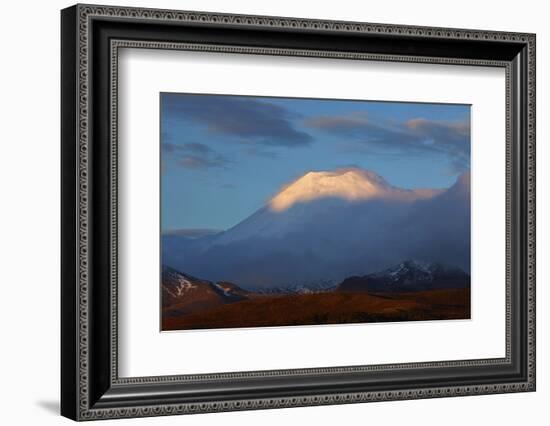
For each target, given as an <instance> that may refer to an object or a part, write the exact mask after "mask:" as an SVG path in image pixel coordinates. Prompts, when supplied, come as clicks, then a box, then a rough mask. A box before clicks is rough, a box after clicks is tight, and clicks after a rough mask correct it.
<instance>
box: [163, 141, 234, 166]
mask: <svg viewBox="0 0 550 426" xmlns="http://www.w3.org/2000/svg"><path fill="white" fill-rule="evenodd" d="M162 149H163V151H164V155H165V156H166V158H167V159H169V160H172V161H173V162H175V163H176V164H178V165H180V166H183V167H185V168H187V169H209V168H216V167H218V168H223V167H227V166H228V165H229V164H231V160H229V159H228V158H226V157H225V156H223V155H221V154H220V153H218V152H217V151H214V150H213V149H212V148H210V147H209V146H207V145H204V144H202V143H184V144H174V143H171V142H164V143H163V144H162Z"/></svg>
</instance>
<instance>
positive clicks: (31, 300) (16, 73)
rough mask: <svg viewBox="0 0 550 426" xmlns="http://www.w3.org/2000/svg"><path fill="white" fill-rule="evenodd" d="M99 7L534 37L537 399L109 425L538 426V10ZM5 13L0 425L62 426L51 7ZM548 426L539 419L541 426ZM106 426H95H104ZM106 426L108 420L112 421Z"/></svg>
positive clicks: (545, 153) (544, 370) (543, 231)
mask: <svg viewBox="0 0 550 426" xmlns="http://www.w3.org/2000/svg"><path fill="white" fill-rule="evenodd" d="M102 3H103V4H119V5H120V4H123V5H131V6H143V7H162V8H173V9H188V10H205V11H217V12H232V13H245V14H265V15H280V16H296V17H307V18H324V19H338V20H356V21H369V22H381V23H399V24H412V25H431V26H444V27H462V28H477V29H494V30H505V31H526V32H535V33H537V55H538V58H537V67H538V72H537V78H538V82H537V96H538V102H537V106H538V119H539V120H538V125H537V132H538V149H537V154H538V155H537V160H538V170H537V172H538V176H537V183H538V185H537V186H538V190H537V196H538V203H537V207H538V227H537V238H538V240H537V244H538V292H537V300H538V309H537V315H538V333H537V334H538V374H537V377H538V390H537V392H536V393H530V394H509V395H491V396H481V397H462V398H452V399H436V400H421V401H402V402H385V403H374V404H361V405H345V406H326V407H317V408H292V409H284V410H270V411H256V412H238V413H224V414H208V415H200V416H186V417H168V418H155V419H151V418H149V419H134V420H118V421H117V422H119V423H118V424H135V425H139V424H158V425H168V424H182V423H185V424H187V425H214V424H219V423H224V424H229V425H232V424H235V425H237V424H238V425H240V426H241V425H243V426H246V425H257V424H264V425H271V424H273V425H275V424H276V425H280V424H285V423H286V424H307V423H310V422H311V423H313V422H314V423H315V424H316V425H318V426H320V425H333V424H342V423H343V422H346V424H365V423H367V422H368V423H371V424H386V425H393V424H400V423H405V422H406V423H407V424H409V425H417V424H418V425H423V426H428V425H441V424H445V425H448V426H452V425H469V424H479V423H481V422H484V423H485V422H491V423H494V424H499V425H503V426H504V425H517V424H522V423H525V422H526V421H527V422H531V424H544V423H545V420H546V419H545V418H547V417H548V409H547V404H548V401H550V367H549V363H550V356H549V350H548V349H549V347H548V346H549V345H548V342H550V337H549V336H550V315H549V314H548V310H547V307H549V306H550V292H549V291H548V289H547V288H546V284H547V283H548V281H549V279H550V267H549V266H548V263H549V262H548V260H547V259H549V258H550V232H549V230H550V227H549V219H548V218H549V217H550V189H549V186H550V168H548V167H546V168H545V160H550V148H549V147H548V145H547V144H546V140H547V139H548V137H549V131H550V126H549V125H548V124H547V121H546V120H545V119H544V118H545V117H547V116H548V115H549V114H550V105H549V102H550V96H549V95H550V94H549V93H548V76H549V75H550V48H549V45H550V27H548V24H547V16H548V11H546V10H544V7H545V2H542V1H539V0H524V1H522V2H518V1H509V0H499V1H495V0H493V1H486V2H480V1H475V0H462V1H460V2H452V3H451V2H441V1H437V0H434V1H431V0H417V1H414V2H413V1H406V0H399V1H397V0H394V1H386V2H360V1H353V0H338V1H333V2H319V1H313V0H310V1H302V2H298V1H296V0H277V1H275V0H267V1H251V0H232V1H230V2H228V1H223V0H202V1H201V0H180V1H178V0H160V1H152V0H148V1H146V0H145V1H144V0H132V1H126V0H120V1H114V2H113V1H108V0H104V1H103V2H102ZM71 4H72V3H71V2H67V1H61V0H51V1H48V2H39V1H22V2H15V1H11V2H9V3H8V4H3V7H2V18H3V19H2V24H1V25H0V32H1V37H0V40H1V41H0V43H1V45H2V50H1V52H2V56H1V58H2V62H1V65H0V76H1V78H0V106H1V112H2V114H1V116H2V120H1V121H0V185H1V186H0V188H1V192H0V197H1V198H0V199H1V200H2V204H1V208H0V259H1V260H2V261H1V263H0V277H1V278H0V289H1V290H0V291H1V296H0V326H1V330H2V333H1V335H0V336H1V339H2V340H1V348H2V349H1V350H0V401H1V406H2V410H1V412H0V418H1V419H2V424H6V425H17V424H29V425H32V424H41V425H50V424H52V425H53V424H68V423H69V420H66V419H64V418H61V417H59V416H58V414H57V412H58V404H59V397H58V395H59V332H58V330H59V264H60V259H59V62H60V58H59V9H61V8H64V7H66V6H69V5H71ZM546 421H547V420H546ZM113 422H114V421H107V422H105V423H102V424H109V423H113ZM113 424H115V423H113Z"/></svg>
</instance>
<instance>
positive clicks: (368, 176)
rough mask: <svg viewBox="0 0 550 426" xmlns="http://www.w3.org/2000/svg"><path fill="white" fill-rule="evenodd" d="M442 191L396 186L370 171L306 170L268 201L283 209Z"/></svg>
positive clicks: (275, 208)
mask: <svg viewBox="0 0 550 426" xmlns="http://www.w3.org/2000/svg"><path fill="white" fill-rule="evenodd" d="M439 192H440V191H438V190H431V189H419V190H404V189H400V188H396V187H393V186H391V185H390V184H389V183H388V182H386V180H385V179H384V178H382V177H381V176H379V175H378V174H376V173H375V172H373V171H371V170H365V169H360V168H346V169H337V170H334V171H318V172H309V173H306V174H305V175H303V176H302V177H300V178H299V179H297V180H295V181H294V182H292V183H291V184H290V185H287V186H286V187H284V188H283V189H282V190H281V191H280V192H279V193H278V194H277V195H275V196H274V197H273V198H272V199H271V200H270V202H269V208H270V209H271V210H272V211H275V212H282V211H285V210H288V209H289V208H290V207H292V206H293V205H294V204H296V203H300V202H308V201H313V200H316V199H320V198H329V197H332V198H340V199H344V200H348V201H363V200H368V199H375V198H382V199H398V200H402V201H407V200H411V201H412V200H415V199H424V198H431V197H433V196H434V195H437V194H438V193H439Z"/></svg>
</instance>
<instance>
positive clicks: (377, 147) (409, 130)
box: [305, 112, 470, 172]
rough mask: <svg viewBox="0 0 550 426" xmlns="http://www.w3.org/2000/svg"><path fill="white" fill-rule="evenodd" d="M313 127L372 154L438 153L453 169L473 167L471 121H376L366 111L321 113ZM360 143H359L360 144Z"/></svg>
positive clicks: (308, 123)
mask: <svg viewBox="0 0 550 426" xmlns="http://www.w3.org/2000/svg"><path fill="white" fill-rule="evenodd" d="M305 125H306V126H307V127H309V128H310V129H315V130H317V131H321V132H325V133H329V134H333V135H338V136H343V137H346V138H347V139H348V140H350V139H351V140H353V141H354V142H355V143H354V145H355V146H359V147H360V149H362V150H365V149H366V150H368V151H369V152H370V153H372V154H399V155H425V154H436V155H441V156H444V157H446V158H447V159H448V160H449V163H450V166H451V168H452V169H453V170H452V171H453V172H460V171H464V170H466V169H468V168H469V167H470V123H469V122H468V121H444V120H440V121H439V120H428V119H425V118H415V119H411V120H408V121H405V122H401V123H389V122H374V121H373V120H371V119H370V118H369V117H368V116H367V114H365V113H360V112H358V113H354V114H348V115H345V116H317V117H312V118H309V119H307V120H305ZM358 144H359V145H358Z"/></svg>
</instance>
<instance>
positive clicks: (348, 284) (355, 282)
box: [335, 260, 470, 292]
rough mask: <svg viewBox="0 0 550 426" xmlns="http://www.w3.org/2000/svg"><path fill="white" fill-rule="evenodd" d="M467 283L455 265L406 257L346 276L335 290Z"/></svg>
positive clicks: (416, 288) (467, 278)
mask: <svg viewBox="0 0 550 426" xmlns="http://www.w3.org/2000/svg"><path fill="white" fill-rule="evenodd" d="M469 286H470V276H469V275H468V274H467V273H466V272H464V271H463V270H461V269H459V268H455V267H449V266H444V265H441V264H436V263H425V262H418V261H415V260H407V261H405V262H401V263H400V264H398V265H396V266H393V267H391V268H388V269H385V270H384V271H381V272H377V273H371V274H368V275H364V276H355V277H350V278H346V279H345V280H344V281H343V282H342V283H340V284H339V285H338V286H337V287H336V290H335V291H339V292H409V291H421V290H435V289H437V290H441V289H449V288H468V287H469Z"/></svg>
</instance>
